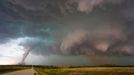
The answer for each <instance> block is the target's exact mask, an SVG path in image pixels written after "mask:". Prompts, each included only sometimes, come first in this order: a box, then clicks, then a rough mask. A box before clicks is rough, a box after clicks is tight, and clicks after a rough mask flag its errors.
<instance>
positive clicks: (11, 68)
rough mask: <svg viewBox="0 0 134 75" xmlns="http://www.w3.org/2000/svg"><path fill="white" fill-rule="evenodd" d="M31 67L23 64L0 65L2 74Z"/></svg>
mask: <svg viewBox="0 0 134 75" xmlns="http://www.w3.org/2000/svg"><path fill="white" fill-rule="evenodd" d="M29 68H30V67H23V66H10V65H8V66H7V65H6V66H0V74H2V73H8V72H13V71H18V70H25V69H29Z"/></svg>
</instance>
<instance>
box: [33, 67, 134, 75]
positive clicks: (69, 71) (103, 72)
mask: <svg viewBox="0 0 134 75" xmlns="http://www.w3.org/2000/svg"><path fill="white" fill-rule="evenodd" d="M36 71H37V72H38V75H134V67H90V68H62V69H42V68H36Z"/></svg>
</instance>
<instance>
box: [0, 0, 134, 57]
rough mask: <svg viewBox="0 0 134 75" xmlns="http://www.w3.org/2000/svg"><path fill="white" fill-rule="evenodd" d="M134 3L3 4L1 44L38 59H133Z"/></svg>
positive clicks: (48, 0) (59, 0)
mask: <svg viewBox="0 0 134 75" xmlns="http://www.w3.org/2000/svg"><path fill="white" fill-rule="evenodd" d="M133 3H134V1H133V0H1V1H0V44H5V43H8V42H9V41H10V40H15V39H16V40H17V39H18V38H23V40H21V42H20V43H19V46H22V47H24V50H23V51H24V52H27V50H28V49H29V48H30V49H31V50H30V52H31V54H34V55H42V56H48V55H63V56H64V55H72V56H78V55H88V56H96V55H101V56H133V55H134V48H133V45H134V34H133V32H134V26H133V24H134V22H133V21H134V14H133V12H134V5H133Z"/></svg>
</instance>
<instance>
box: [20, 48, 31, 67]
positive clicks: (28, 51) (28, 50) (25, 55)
mask: <svg viewBox="0 0 134 75" xmlns="http://www.w3.org/2000/svg"><path fill="white" fill-rule="evenodd" d="M31 50H32V47H29V48H28V49H27V51H26V52H25V53H24V54H23V58H22V61H21V63H20V64H21V65H25V60H26V58H27V56H28V55H29V53H30V51H31Z"/></svg>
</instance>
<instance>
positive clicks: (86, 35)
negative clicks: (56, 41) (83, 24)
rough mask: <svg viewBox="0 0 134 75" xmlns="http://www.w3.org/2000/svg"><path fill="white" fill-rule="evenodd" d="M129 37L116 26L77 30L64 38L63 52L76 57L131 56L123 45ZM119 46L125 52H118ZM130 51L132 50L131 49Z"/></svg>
mask: <svg viewBox="0 0 134 75" xmlns="http://www.w3.org/2000/svg"><path fill="white" fill-rule="evenodd" d="M127 37H128V36H127V33H126V32H125V30H124V29H123V28H119V27H118V26H114V25H102V27H99V29H95V30H94V31H90V30H76V31H74V32H70V33H69V34H68V35H67V36H66V37H65V38H64V40H63V42H62V44H61V50H62V52H63V53H67V54H74V55H75V54H76V55H77V54H85V55H87V54H88V55H89V54H91V55H92V53H95V54H96V55H117V56H118V55H124V54H128V55H129V53H128V52H127V51H128V50H126V51H125V49H124V48H123V45H122V44H124V43H123V42H125V41H126V40H127ZM119 46H121V48H123V49H124V50H122V49H118V50H117V48H118V47H119ZM115 49H116V50H115ZM112 50H113V51H112ZM130 51H132V50H131V49H130ZM109 52H110V53H109Z"/></svg>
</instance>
